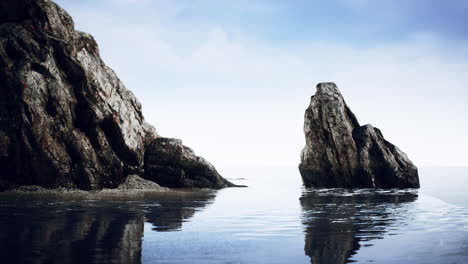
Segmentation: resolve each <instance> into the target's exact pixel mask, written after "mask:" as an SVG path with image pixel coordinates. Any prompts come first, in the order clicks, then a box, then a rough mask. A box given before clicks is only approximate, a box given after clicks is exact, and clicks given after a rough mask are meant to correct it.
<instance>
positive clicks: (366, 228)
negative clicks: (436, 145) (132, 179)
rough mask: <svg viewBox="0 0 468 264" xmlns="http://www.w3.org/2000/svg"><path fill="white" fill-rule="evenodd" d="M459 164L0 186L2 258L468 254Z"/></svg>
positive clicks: (450, 257) (393, 259) (272, 259)
mask: <svg viewBox="0 0 468 264" xmlns="http://www.w3.org/2000/svg"><path fill="white" fill-rule="evenodd" d="M467 172H468V169H463V168H458V169H456V168H451V169H443V168H439V169H435V168H432V169H422V170H421V181H422V184H423V188H421V189H420V190H414V189H407V190H369V189H361V190H346V189H305V188H303V187H302V186H301V182H300V176H299V173H298V172H297V170H296V169H295V168H291V169H278V168H276V169H255V170H254V169H244V170H241V169H236V170H230V171H226V172H223V174H224V175H226V176H227V177H232V178H244V179H241V180H234V181H235V182H237V183H241V184H247V185H249V188H228V189H223V190H220V191H207V192H178V193H175V194H146V195H141V196H104V197H103V196H96V195H92V194H90V195H80V196H71V197H63V196H54V195H40V196H38V195H34V196H30V195H27V196H17V195H16V196H11V195H4V194H2V195H0V199H1V200H0V229H1V230H0V259H1V260H2V263H349V262H357V263H368V262H373V263H468V209H467V207H466V204H467V202H468V200H467V197H468V196H467V194H468V192H467V190H468V188H467V187H465V186H463V183H464V182H463V179H467V178H466V176H468V174H467ZM426 175H427V177H425V176H426ZM441 178H443V179H445V180H441ZM449 179H455V183H454V182H453V181H450V180H449ZM457 181H458V184H457ZM463 190H464V191H463ZM450 193H457V194H458V195H456V196H453V195H450Z"/></svg>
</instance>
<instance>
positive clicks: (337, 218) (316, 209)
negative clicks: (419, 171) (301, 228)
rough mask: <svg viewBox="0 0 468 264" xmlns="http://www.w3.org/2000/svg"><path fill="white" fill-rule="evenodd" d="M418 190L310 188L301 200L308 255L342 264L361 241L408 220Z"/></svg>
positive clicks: (326, 261)
mask: <svg viewBox="0 0 468 264" xmlns="http://www.w3.org/2000/svg"><path fill="white" fill-rule="evenodd" d="M416 199H417V191H416V190H385V191H383V190H382V191H379V190H354V191H353V190H344V189H308V190H306V191H304V192H303V194H302V197H301V199H300V202H301V206H302V209H303V211H304V218H303V224H304V225H305V227H306V229H305V233H306V234H305V248H304V250H305V254H306V255H308V256H309V257H310V260H311V263H320V264H323V263H325V264H326V263H330V264H332V263H333V264H341V263H349V262H352V261H351V260H350V258H351V257H352V256H353V255H354V254H355V253H356V252H357V250H358V249H359V248H360V246H361V244H364V246H371V245H372V244H371V243H370V242H367V241H371V240H373V239H380V238H383V236H384V234H385V233H386V232H387V231H388V230H389V227H390V226H392V225H393V224H396V222H399V221H400V220H405V219H404V217H405V211H406V210H407V209H408V207H407V206H408V205H410V203H412V202H414V201H416Z"/></svg>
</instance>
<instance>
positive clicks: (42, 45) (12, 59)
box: [0, 0, 214, 190]
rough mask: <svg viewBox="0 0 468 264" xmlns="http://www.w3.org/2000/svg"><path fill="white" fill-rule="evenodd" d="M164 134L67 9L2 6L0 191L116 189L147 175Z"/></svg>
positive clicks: (12, 1)
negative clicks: (148, 157)
mask: <svg viewBox="0 0 468 264" xmlns="http://www.w3.org/2000/svg"><path fill="white" fill-rule="evenodd" d="M157 137H158V135H157V133H156V130H155V129H154V128H153V127H152V126H151V125H149V124H147V123H146V122H145V121H144V118H143V115H142V111H141V105H140V103H139V102H138V101H137V99H136V98H135V96H134V95H133V94H132V93H131V92H130V91H129V90H127V89H126V88H125V86H124V85H123V84H122V82H121V81H120V80H119V79H118V77H117V76H116V74H115V73H114V72H113V71H112V70H111V69H110V68H109V67H107V66H106V65H105V64H104V62H103V61H102V60H101V58H100V56H99V49H98V46H97V44H96V42H95V40H94V39H93V37H92V36H91V35H89V34H86V33H83V32H79V31H76V30H74V24H73V20H72V18H71V17H70V16H69V15H68V14H67V13H66V12H65V11H64V10H63V9H61V8H60V7H59V6H58V5H56V4H55V3H53V2H51V1H49V0H4V1H1V2H0V190H1V189H8V188H11V187H14V186H18V185H40V186H44V187H70V188H80V189H101V188H115V187H116V186H118V185H119V184H120V183H122V182H123V181H124V180H125V178H126V177H127V175H131V174H139V175H142V174H143V168H144V164H143V162H144V157H145V149H146V146H147V145H148V144H149V143H150V142H151V141H152V140H154V139H155V138H157ZM157 164H158V165H159V164H160V163H157ZM199 166H208V163H206V162H204V163H203V164H200V165H199ZM208 167H209V169H214V168H213V167H212V166H211V165H209V166H208ZM191 176H192V175H190V174H188V175H185V177H186V178H190V177H191ZM198 176H199V175H195V176H194V177H198ZM198 185H199V186H202V185H203V184H202V183H200V184H198ZM210 186H211V184H210ZM173 187H185V186H183V185H179V186H173ZM204 187H209V186H204Z"/></svg>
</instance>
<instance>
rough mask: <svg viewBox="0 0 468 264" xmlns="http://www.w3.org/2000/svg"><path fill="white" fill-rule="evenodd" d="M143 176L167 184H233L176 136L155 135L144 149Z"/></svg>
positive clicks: (202, 185)
mask: <svg viewBox="0 0 468 264" xmlns="http://www.w3.org/2000/svg"><path fill="white" fill-rule="evenodd" d="M145 178H146V179H148V180H151V181H154V182H157V183H159V184H161V185H163V186H167V187H178V186H185V187H198V188H203V187H209V188H215V189H217V188H222V187H226V186H229V187H233V186H234V185H233V184H232V183H230V182H229V181H227V180H226V179H224V178H223V177H221V175H219V173H218V172H217V171H216V169H215V168H214V167H213V165H211V164H210V163H208V162H207V161H206V160H205V159H204V158H202V157H198V156H196V155H195V154H194V152H193V150H192V149H190V148H188V147H186V146H184V145H183V144H182V141H181V140H179V139H172V138H162V137H159V138H156V139H155V140H153V141H152V143H151V144H150V145H148V146H147V149H146V152H145Z"/></svg>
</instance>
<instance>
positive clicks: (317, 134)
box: [299, 83, 419, 188]
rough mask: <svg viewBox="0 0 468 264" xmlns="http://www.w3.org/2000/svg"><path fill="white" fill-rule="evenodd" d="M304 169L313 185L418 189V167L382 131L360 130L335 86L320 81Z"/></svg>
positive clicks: (308, 115)
mask: <svg viewBox="0 0 468 264" xmlns="http://www.w3.org/2000/svg"><path fill="white" fill-rule="evenodd" d="M304 119H305V122H304V133H305V138H306V145H305V147H304V149H303V150H302V153H301V163H300V165H299V170H300V173H301V176H302V179H303V182H304V185H306V186H308V187H327V188H334V187H344V188H353V187H361V188H418V187H419V177H418V170H417V168H416V166H414V165H413V163H412V162H411V161H410V160H409V159H408V157H407V156H406V154H405V153H403V152H402V151H401V150H399V149H398V148H397V147H396V146H394V145H393V144H391V143H390V142H388V141H386V140H385V139H384V137H383V135H382V133H381V132H380V130H379V129H377V128H374V127H372V126H371V125H365V126H360V125H359V122H358V120H357V118H356V117H355V115H354V114H353V113H352V112H351V110H350V108H349V107H348V106H347V105H346V102H345V100H344V99H343V96H342V95H341V93H340V91H339V90H338V88H337V87H336V85H335V84H334V83H319V84H318V85H317V92H316V94H315V95H314V96H312V98H311V102H310V105H309V107H308V108H307V110H306V112H305V117H304Z"/></svg>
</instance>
